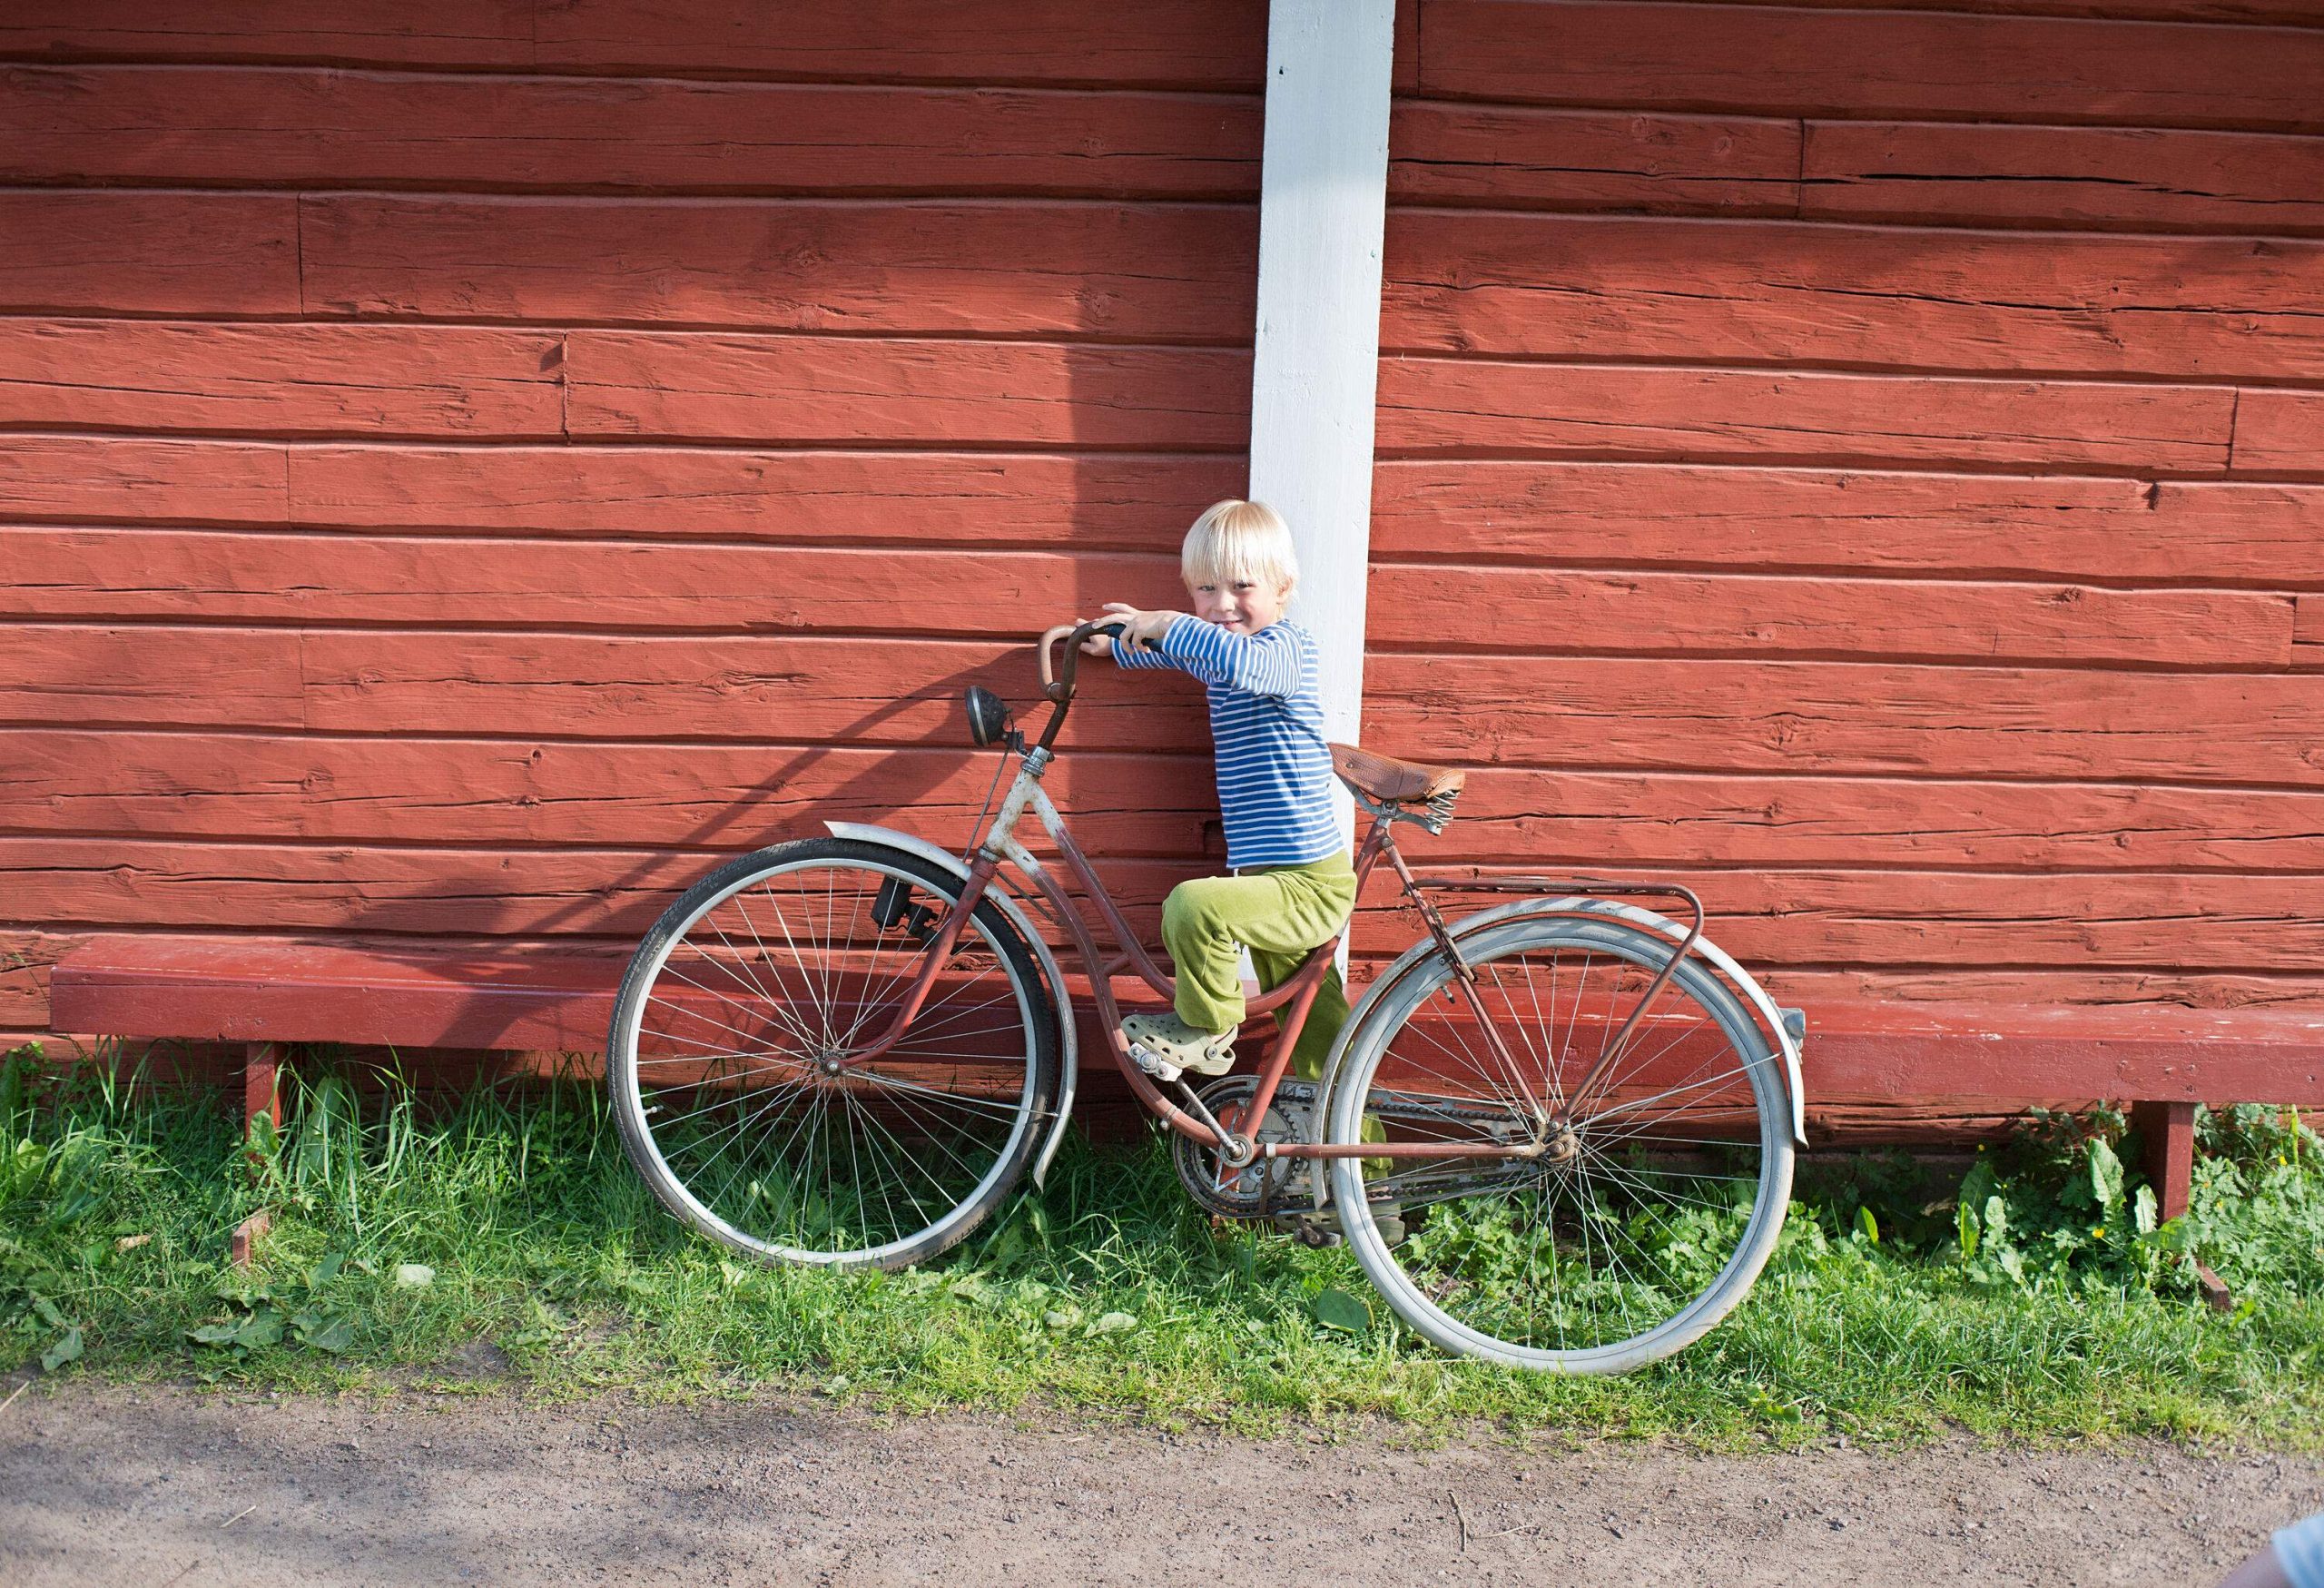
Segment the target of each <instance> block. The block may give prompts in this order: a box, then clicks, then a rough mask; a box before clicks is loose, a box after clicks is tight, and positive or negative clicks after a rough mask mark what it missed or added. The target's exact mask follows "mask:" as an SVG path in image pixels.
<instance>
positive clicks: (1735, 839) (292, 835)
mask: <svg viewBox="0 0 2324 1588" xmlns="http://www.w3.org/2000/svg"><path fill="white" fill-rule="evenodd" d="M1415 748H1420V749H1426V748H1428V746H1426V745H1420V746H1415ZM1210 777H1211V773H1210V766H1209V764H1208V761H1207V758H1206V756H1205V755H1202V754H1201V753H1200V752H1199V751H1197V752H1194V753H1190V754H1181V755H1171V756H1159V755H1127V754H1115V755H1068V756H1065V757H1063V758H1061V759H1060V760H1059V762H1058V763H1057V770H1056V772H1055V773H1054V774H1052V778H1051V786H1050V792H1051V794H1053V796H1054V797H1056V798H1057V800H1058V801H1059V804H1060V806H1061V807H1063V808H1064V809H1065V810H1066V811H1067V813H1068V816H1069V818H1070V820H1071V822H1072V824H1073V830H1074V832H1075V833H1076V834H1077V835H1078V838H1079V839H1080V841H1081V842H1082V843H1084V844H1085V845H1087V846H1088V847H1089V848H1090V849H1091V850H1092V851H1093V852H1095V853H1101V854H1117V853H1118V854H1145V855H1184V856H1187V857H1189V858H1190V859H1192V858H1193V857H1199V856H1212V857H1216V856H1217V855H1218V854H1219V853H1220V851H1219V847H1218V833H1217V826H1218V824H1217V806H1216V799H1215V797H1214V795H1213V794H1212V792H1211V786H1210ZM990 782H991V768H990V764H988V760H987V758H986V757H983V756H979V755H972V754H971V753H970V750H969V749H968V747H967V745H965V744H960V745H944V744H934V743H931V744H928V745H899V746H876V745H866V746H861V747H857V746H848V745H832V746H825V747H819V748H812V749H799V748H788V747H778V746H758V745H702V744H691V745H644V744H632V743H620V742H596V743H591V744H572V743H564V742H559V741H556V740H538V739H527V738H511V739H507V740H498V741H495V740H478V739H464V738H438V737H430V736H424V735H423V736H419V737H416V738H410V739H377V738H345V737H336V736H330V735H312V736H291V735H279V734H264V733H241V734H227V733H220V734H182V733H161V734H157V733H138V732H133V731H126V730H116V731H109V732H105V733H103V734H102V735H92V734H90V733H88V732H86V731H83V730H77V729H44V728H19V729H13V730H7V731H5V732H0V830H5V831H7V832H12V833H56V834H61V835H71V834H74V833H81V834H84V835H96V834H113V835H120V836H138V835H143V836H150V837H157V838H159V837H167V838H178V839H184V838H227V839H241V840H331V841H342V842H348V843H454V842H459V843H505V844H508V845H512V846H520V845H528V844H544V845H558V846H572V845H596V846H605V847H634V846H658V845H676V846H681V847H689V848H700V847H704V846H712V847H731V846H736V845H748V844H753V843H772V842H775V841H776V840H778V839H783V838H790V837H799V836H812V835H814V834H816V833H821V832H822V826H821V823H822V821H823V820H825V819H832V818H839V817H845V818H847V819H860V820H864V821H872V822H876V823H879V824H886V825H894V826H901V827H903V828H904V829H906V830H908V831H912V832H916V833H921V834H924V835H926V836H928V837H930V838H931V839H933V840H935V841H936V842H938V843H943V844H945V845H946V846H947V847H956V846H957V845H958V844H959V843H961V842H962V841H963V839H964V835H965V834H966V833H968V832H969V830H970V826H971V824H972V823H973V822H974V819H975V817H976V815H977V814H978V812H979V810H980V808H981V806H982V804H983V802H984V797H985V792H986V790H987V788H989V787H990ZM2319 834H2324V793H2319V792H2313V791H2299V792H2294V791H2270V790H2260V789H2237V788H2201V787H2193V786H2182V785H2171V784H2094V783H1994V782H1975V781H1969V780H1953V779H1946V780H1935V779H1910V780H1899V779H1893V778H1883V777H1878V776H1869V777H1825V776H1768V775H1758V776H1752V775H1721V774H1688V775H1681V776H1672V775H1667V774H1654V773H1632V772H1598V771H1579V770H1574V771H1569V770H1558V769H1541V770H1531V769H1523V768H1515V767H1482V768H1480V769H1478V770H1476V771H1474V772H1473V773H1472V775H1471V777H1470V780H1469V786H1468V790H1467V792H1466V793H1464V794H1462V798H1461V804H1460V812H1459V814H1458V816H1457V817H1456V819H1455V820H1454V822H1453V824H1452V826H1451V827H1449V828H1448V829H1447V830H1446V831H1445V833H1444V834H1443V836H1442V837H1438V838H1432V839H1427V840H1418V839H1416V840H1415V841H1414V843H1413V845H1412V853H1413V855H1414V856H1415V857H1416V858H1424V859H1425V860H1426V861H1427V863H1430V864H1433V865H1443V864H1448V863H1468V864H1527V865H1535V866H1541V867H1552V866H1557V867H1570V868H1574V869H1583V870H1586V869H1587V868H1589V867H1590V866H1597V865H1632V866H1649V865H1701V864H1703V863H1705V862H1712V863H1717V864H1718V865H1721V866H1745V865H1787V866H1817V865H1825V866H1830V865H1863V866H1878V865H1889V864H1899V863H1905V864H1909V865H1911V866H1913V867H1915V868H1918V869H1922V870H1948V869H1949V870H1980V871H1991V872H1999V871H2020V872H2048V871H2087V872H2107V871H2132V872H2163V871H2171V870H2190V871H2208V872H2232V873H2270V872H2284V873H2289V872H2299V873H2308V872H2324V836H2320V835H2319Z"/></svg>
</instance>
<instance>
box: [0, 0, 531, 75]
mask: <svg viewBox="0 0 2324 1588" xmlns="http://www.w3.org/2000/svg"><path fill="white" fill-rule="evenodd" d="M536 9H537V7H536V5H535V3H534V0H409V3H406V0H396V3H395V4H392V5H377V4H364V5H348V4H346V3H345V0H171V4H170V5H152V4H150V3H148V0H12V4H11V5H9V6H8V7H7V9H6V10H5V12H0V53H5V54H7V55H11V56H17V57H31V58H34V59H48V60H75V59H87V58H92V57H127V58H133V59H143V60H164V61H245V60H254V61H267V60H274V61H296V62H302V63H303V62H308V61H333V62H358V61H359V62H378V63H381V64H396V65H467V66H517V65H521V64H525V63H526V62H527V61H528V60H530V59H531V58H532V35H533V13H534V11H535V10H536Z"/></svg>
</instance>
